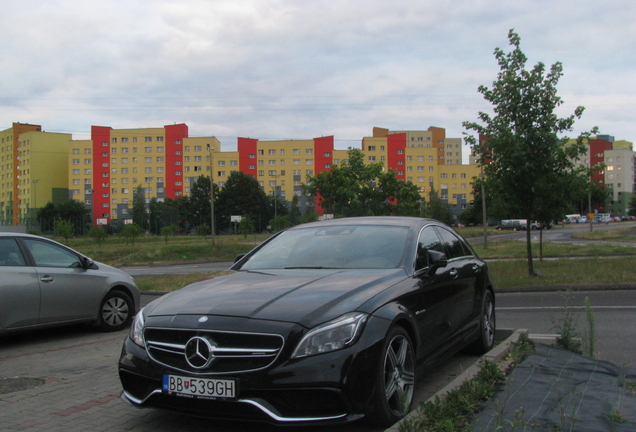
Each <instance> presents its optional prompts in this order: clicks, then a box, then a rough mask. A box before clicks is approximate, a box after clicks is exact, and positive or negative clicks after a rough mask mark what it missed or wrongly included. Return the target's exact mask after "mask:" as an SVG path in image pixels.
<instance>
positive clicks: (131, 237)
mask: <svg viewBox="0 0 636 432" xmlns="http://www.w3.org/2000/svg"><path fill="white" fill-rule="evenodd" d="M143 232H144V230H143V229H141V227H140V226H139V225H137V224H136V223H134V222H133V223H131V224H126V225H124V227H123V228H122V229H121V235H122V236H123V237H124V238H125V239H126V243H128V242H131V243H132V244H133V245H134V244H135V239H136V238H137V237H139V236H140V235H142V234H143Z"/></svg>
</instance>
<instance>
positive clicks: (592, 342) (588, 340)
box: [584, 297, 596, 358]
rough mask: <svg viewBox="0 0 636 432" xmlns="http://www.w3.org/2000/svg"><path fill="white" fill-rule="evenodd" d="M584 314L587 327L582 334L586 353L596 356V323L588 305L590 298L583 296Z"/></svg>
mask: <svg viewBox="0 0 636 432" xmlns="http://www.w3.org/2000/svg"><path fill="white" fill-rule="evenodd" d="M585 316H586V318H587V329H586V330H585V334H584V341H585V348H586V354H587V356H588V357H590V358H595V357H596V325H595V323H594V312H592V306H591V305H590V298H589V297H585Z"/></svg>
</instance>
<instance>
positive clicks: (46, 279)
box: [40, 275, 55, 282]
mask: <svg viewBox="0 0 636 432" xmlns="http://www.w3.org/2000/svg"><path fill="white" fill-rule="evenodd" d="M54 280H55V279H54V278H53V276H48V275H46V276H42V277H41V278H40V281H42V282H53V281H54Z"/></svg>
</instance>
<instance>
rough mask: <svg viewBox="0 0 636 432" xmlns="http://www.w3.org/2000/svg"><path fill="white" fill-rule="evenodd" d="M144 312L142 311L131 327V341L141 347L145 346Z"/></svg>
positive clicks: (136, 316)
mask: <svg viewBox="0 0 636 432" xmlns="http://www.w3.org/2000/svg"><path fill="white" fill-rule="evenodd" d="M144 324H145V321H144V310H143V309H142V310H140V311H139V313H138V314H137V315H135V318H134V319H133V322H132V325H131V326H130V339H132V341H133V342H134V343H136V344H137V345H139V346H141V347H142V346H144Z"/></svg>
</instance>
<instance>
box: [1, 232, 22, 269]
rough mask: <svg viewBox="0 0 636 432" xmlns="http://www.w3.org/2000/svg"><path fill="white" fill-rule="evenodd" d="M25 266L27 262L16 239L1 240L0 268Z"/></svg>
mask: <svg viewBox="0 0 636 432" xmlns="http://www.w3.org/2000/svg"><path fill="white" fill-rule="evenodd" d="M23 265H26V261H25V260H24V256H23V255H22V251H21V250H20V248H19V247H18V244H17V242H16V241H15V239H12V238H8V239H0V266H23Z"/></svg>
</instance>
